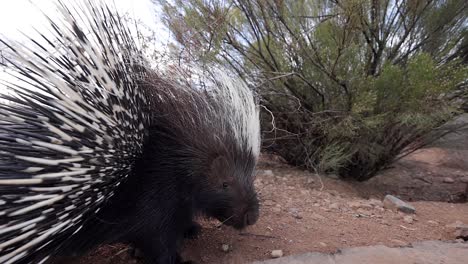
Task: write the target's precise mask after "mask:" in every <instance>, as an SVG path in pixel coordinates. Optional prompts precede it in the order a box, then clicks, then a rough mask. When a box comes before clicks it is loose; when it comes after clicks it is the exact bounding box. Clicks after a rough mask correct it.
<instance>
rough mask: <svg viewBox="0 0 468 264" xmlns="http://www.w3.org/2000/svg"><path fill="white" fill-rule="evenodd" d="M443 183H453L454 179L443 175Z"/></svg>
mask: <svg viewBox="0 0 468 264" xmlns="http://www.w3.org/2000/svg"><path fill="white" fill-rule="evenodd" d="M443 182H444V183H454V182H455V180H454V179H452V178H450V177H445V178H444V180H443Z"/></svg>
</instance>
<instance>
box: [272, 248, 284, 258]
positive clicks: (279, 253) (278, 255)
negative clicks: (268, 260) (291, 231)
mask: <svg viewBox="0 0 468 264" xmlns="http://www.w3.org/2000/svg"><path fill="white" fill-rule="evenodd" d="M282 256H283V250H281V249H276V250H273V251H271V257H272V258H281V257H282Z"/></svg>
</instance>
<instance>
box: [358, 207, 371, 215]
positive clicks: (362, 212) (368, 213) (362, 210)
mask: <svg viewBox="0 0 468 264" xmlns="http://www.w3.org/2000/svg"><path fill="white" fill-rule="evenodd" d="M356 212H357V213H358V214H361V215H362V216H370V215H372V212H371V211H369V210H366V209H363V208H359V209H357V211H356Z"/></svg>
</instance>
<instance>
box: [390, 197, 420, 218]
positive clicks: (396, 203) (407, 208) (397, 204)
mask: <svg viewBox="0 0 468 264" xmlns="http://www.w3.org/2000/svg"><path fill="white" fill-rule="evenodd" d="M383 205H384V208H387V209H391V210H395V209H396V210H398V211H400V212H403V213H407V214H414V213H415V212H416V209H415V208H414V207H413V206H412V205H410V204H408V203H405V202H403V201H402V200H400V199H398V198H396V197H395V196H393V195H386V196H385V198H384V201H383Z"/></svg>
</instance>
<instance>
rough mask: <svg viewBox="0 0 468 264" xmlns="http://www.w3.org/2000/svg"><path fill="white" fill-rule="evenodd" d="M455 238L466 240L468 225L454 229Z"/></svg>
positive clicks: (467, 237)
mask: <svg viewBox="0 0 468 264" xmlns="http://www.w3.org/2000/svg"><path fill="white" fill-rule="evenodd" d="M455 238H457V239H463V240H464V241H468V226H465V227H463V228H459V229H457V230H455Z"/></svg>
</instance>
